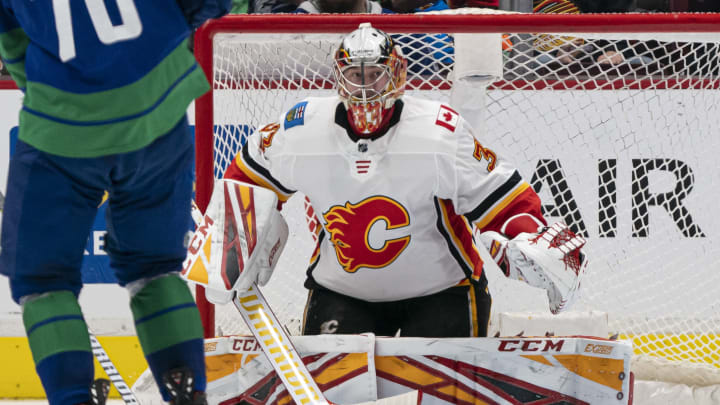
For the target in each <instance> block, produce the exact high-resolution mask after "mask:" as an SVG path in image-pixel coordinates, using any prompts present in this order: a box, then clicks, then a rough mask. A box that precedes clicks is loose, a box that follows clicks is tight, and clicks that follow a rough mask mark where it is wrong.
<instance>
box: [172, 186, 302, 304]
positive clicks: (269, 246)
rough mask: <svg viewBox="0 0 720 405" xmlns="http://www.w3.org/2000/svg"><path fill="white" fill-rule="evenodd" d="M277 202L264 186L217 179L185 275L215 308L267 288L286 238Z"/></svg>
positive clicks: (194, 238)
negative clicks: (238, 293)
mask: <svg viewBox="0 0 720 405" xmlns="http://www.w3.org/2000/svg"><path fill="white" fill-rule="evenodd" d="M277 202H278V199H277V195H276V194H275V193H274V192H272V191H270V190H268V189H266V188H262V187H258V186H253V185H250V184H246V183H241V182H238V181H233V180H227V179H221V180H217V181H216V182H215V188H214V189H213V193H212V196H211V198H210V203H209V204H208V208H207V210H206V211H205V215H203V216H202V218H201V219H200V222H199V223H197V229H196V230H195V233H194V234H193V236H192V239H191V240H190V244H189V246H188V256H187V258H186V259H185V263H184V264H183V270H182V273H181V275H182V277H183V278H185V279H186V280H188V281H191V282H194V283H197V284H201V285H203V286H204V287H205V295H206V297H207V299H208V301H210V302H212V303H214V304H225V303H227V302H229V301H230V300H231V299H232V298H233V295H234V292H235V291H245V290H247V289H249V288H250V286H251V285H252V284H253V283H258V284H259V285H265V284H266V283H267V282H268V280H269V279H270V275H271V274H272V272H273V270H274V269H275V265H276V264H277V261H278V258H279V257H280V254H281V253H282V250H283V248H284V247H285V243H286V242H287V237H288V226H287V223H286V222H285V219H284V218H283V217H282V215H280V212H278V210H277V208H276V207H277ZM194 217H197V215H194ZM196 221H197V219H196Z"/></svg>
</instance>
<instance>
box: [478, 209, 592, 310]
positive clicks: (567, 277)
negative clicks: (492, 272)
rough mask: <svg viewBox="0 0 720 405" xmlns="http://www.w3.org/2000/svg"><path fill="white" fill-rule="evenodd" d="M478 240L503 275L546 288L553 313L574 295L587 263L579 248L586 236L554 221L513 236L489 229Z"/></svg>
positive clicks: (564, 306) (569, 303)
mask: <svg viewBox="0 0 720 405" xmlns="http://www.w3.org/2000/svg"><path fill="white" fill-rule="evenodd" d="M480 240H481V242H482V243H483V245H485V247H486V248H487V249H488V251H489V252H490V255H491V256H492V257H493V259H494V260H495V262H496V263H497V264H498V266H499V267H500V269H501V270H502V271H503V272H504V273H505V276H507V277H509V278H513V279H516V280H521V281H524V282H526V283H527V284H529V285H531V286H533V287H538V288H542V289H544V290H545V291H547V295H548V301H549V303H550V311H551V312H552V313H553V314H557V313H558V312H560V311H562V310H564V309H566V308H567V307H568V306H570V305H571V304H572V302H573V301H574V300H575V299H576V298H577V294H578V288H579V287H580V280H581V279H582V276H583V274H584V273H585V269H586V267H587V263H588V261H587V257H586V256H585V254H584V253H583V251H582V247H583V246H584V245H585V239H584V238H583V237H581V236H577V235H575V234H574V233H573V232H572V231H571V230H570V229H569V228H568V227H567V225H565V224H563V223H560V222H556V223H555V224H553V225H552V226H549V227H541V228H540V229H539V230H538V232H537V233H534V234H531V233H525V232H523V233H520V234H518V235H517V236H516V237H515V238H513V239H508V238H507V237H505V236H504V235H502V234H500V233H498V232H494V231H488V232H483V233H481V234H480Z"/></svg>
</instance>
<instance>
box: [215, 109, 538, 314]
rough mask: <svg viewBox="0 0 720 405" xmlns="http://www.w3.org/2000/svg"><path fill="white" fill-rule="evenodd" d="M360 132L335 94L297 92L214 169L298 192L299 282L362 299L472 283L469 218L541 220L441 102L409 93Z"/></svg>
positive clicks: (522, 189)
mask: <svg viewBox="0 0 720 405" xmlns="http://www.w3.org/2000/svg"><path fill="white" fill-rule="evenodd" d="M394 109H395V110H394V112H393V115H392V118H391V119H390V123H389V127H388V128H387V130H386V131H382V132H380V133H378V134H376V135H374V136H373V137H372V138H370V139H366V138H359V137H357V136H355V135H354V133H353V132H352V131H351V130H350V129H349V125H348V122H347V112H346V110H345V108H344V107H343V104H342V103H341V101H340V99H339V98H338V97H327V98H308V99H306V100H304V101H302V102H300V103H298V104H297V105H296V106H295V107H293V108H292V109H290V111H288V112H287V113H286V114H284V115H283V116H282V117H281V118H280V120H279V122H277V123H271V124H268V125H266V126H264V127H262V128H260V129H258V130H257V131H256V132H255V133H254V134H253V135H252V136H250V137H249V139H248V141H247V144H246V145H245V147H244V148H243V149H242V151H241V152H240V153H239V154H238V155H237V157H236V158H235V160H234V162H233V164H232V165H231V166H230V168H229V169H228V171H227V172H226V174H225V177H227V178H232V179H236V180H240V181H244V182H250V183H253V184H257V185H260V186H263V187H267V188H269V189H272V190H273V191H275V192H276V193H277V194H278V196H279V199H280V201H281V202H282V201H286V200H287V199H288V198H289V197H290V196H291V195H292V194H293V193H294V192H295V191H301V192H303V193H304V194H305V195H306V196H308V197H309V199H310V201H311V202H312V205H313V207H314V209H315V212H316V214H317V217H318V219H319V221H320V223H321V225H322V230H321V231H320V235H319V236H320V237H319V239H318V241H319V242H318V246H317V248H316V250H315V252H314V254H313V255H312V258H311V263H310V264H309V266H310V267H309V272H308V275H309V278H310V280H309V283H310V285H312V284H313V283H316V284H319V285H320V286H322V287H325V288H327V289H330V290H332V291H335V292H338V293H341V294H345V295H348V296H351V297H355V298H358V299H362V300H366V301H394V300H401V299H406V298H411V297H418V296H424V295H428V294H432V293H435V292H438V291H441V290H444V289H446V288H449V287H452V286H454V285H457V284H458V283H460V282H462V281H464V280H466V279H469V280H471V281H474V282H480V283H484V282H486V281H485V277H484V275H483V274H482V272H483V263H482V260H481V259H480V256H479V254H478V250H477V248H476V246H475V245H474V243H473V239H472V224H475V225H476V226H478V227H479V228H480V229H490V230H491V229H499V228H500V225H502V223H503V222H504V221H505V219H507V218H509V217H511V216H513V215H516V214H518V213H522V212H529V213H531V214H532V215H534V216H536V217H538V218H541V217H542V215H541V214H540V201H539V198H538V197H537V195H536V194H535V192H534V191H533V190H532V188H531V187H530V186H529V184H528V183H527V182H525V181H524V180H523V179H522V178H521V176H520V174H519V173H518V172H517V171H516V170H515V169H514V168H513V167H512V166H510V165H509V164H508V163H506V162H505V161H504V160H503V159H502V158H501V157H499V156H497V154H496V153H494V152H493V151H492V150H491V149H489V148H487V147H486V145H483V144H481V143H480V142H481V141H482V140H477V139H475V137H474V136H473V134H472V132H471V129H470V127H469V125H468V124H467V123H466V121H465V120H464V119H463V118H462V117H461V116H460V115H459V114H458V113H457V112H455V111H454V110H453V109H452V108H450V107H449V106H447V105H444V104H441V103H438V102H435V101H428V100H423V99H419V98H414V97H410V96H405V97H403V99H402V101H398V102H396V104H395V107H394Z"/></svg>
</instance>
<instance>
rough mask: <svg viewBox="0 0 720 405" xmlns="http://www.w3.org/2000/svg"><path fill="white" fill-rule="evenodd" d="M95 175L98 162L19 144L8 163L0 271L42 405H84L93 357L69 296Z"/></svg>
mask: <svg viewBox="0 0 720 405" xmlns="http://www.w3.org/2000/svg"><path fill="white" fill-rule="evenodd" d="M102 173H103V164H102V162H99V161H97V160H93V159H70V158H62V157H58V156H53V155H48V154H46V153H43V152H40V151H38V150H37V149H35V148H33V147H31V146H29V145H27V144H25V143H24V142H22V141H18V143H17V144H16V148H15V154H14V155H13V157H12V159H11V161H10V168H9V175H8V185H7V196H6V199H5V206H4V210H3V211H4V213H3V214H4V217H3V219H4V220H3V224H2V255H0V270H1V272H2V274H4V275H6V276H8V277H9V279H10V288H11V292H12V297H13V300H14V301H15V302H17V303H20V304H21V305H22V312H23V322H24V325H25V330H26V332H27V336H28V342H29V344H30V349H31V351H32V355H33V360H34V362H35V368H36V371H37V373H38V376H39V377H40V380H41V382H42V384H43V387H44V389H45V392H46V395H47V398H48V400H49V403H50V404H62V405H66V404H75V403H81V402H88V403H89V401H90V385H91V384H92V381H93V375H94V372H93V355H92V351H91V348H90V339H89V336H88V331H87V326H86V324H85V321H84V319H83V316H82V313H81V311H80V306H79V305H78V301H77V296H78V294H79V292H80V289H81V287H82V283H81V278H80V266H81V264H82V259H83V251H84V249H85V245H86V243H87V238H88V235H89V232H90V227H91V225H92V222H93V220H94V218H95V215H96V212H97V206H98V204H99V203H100V201H101V199H102V195H103V187H102V178H104V176H103V175H102ZM93 183H94V184H93Z"/></svg>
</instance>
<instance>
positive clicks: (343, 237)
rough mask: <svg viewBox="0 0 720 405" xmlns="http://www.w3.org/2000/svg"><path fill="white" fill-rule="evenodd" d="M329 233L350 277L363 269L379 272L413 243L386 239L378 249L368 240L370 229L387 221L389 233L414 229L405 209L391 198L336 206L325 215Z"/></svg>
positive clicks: (405, 240)
mask: <svg viewBox="0 0 720 405" xmlns="http://www.w3.org/2000/svg"><path fill="white" fill-rule="evenodd" d="M323 218H324V219H325V224H326V225H325V229H327V231H328V232H329V233H330V235H331V236H330V242H331V243H332V244H333V246H334V247H335V253H336V255H337V259H338V262H339V263H340V265H341V266H342V267H343V269H345V271H347V272H348V273H354V272H356V271H357V269H359V268H361V267H367V268H371V269H378V268H382V267H385V266H387V265H389V264H390V263H392V262H393V261H394V260H395V259H396V258H397V257H398V256H400V254H401V253H402V252H403V250H405V248H406V247H407V245H408V244H409V243H410V235H408V236H404V237H400V238H395V239H386V240H385V242H384V244H383V246H382V247H380V248H379V249H375V248H373V247H371V246H370V242H369V240H368V237H369V233H370V228H372V226H373V225H374V224H375V223H376V222H378V221H385V224H386V228H387V230H391V229H397V228H402V227H405V226H408V225H410V216H409V215H408V212H407V210H406V209H405V207H403V206H402V205H400V203H398V202H397V201H394V200H392V199H390V198H388V197H370V198H367V199H365V200H363V201H360V202H359V203H357V204H351V203H350V202H347V203H345V205H344V206H343V205H336V206H334V207H332V208H330V209H329V210H328V211H327V212H325V213H324V214H323Z"/></svg>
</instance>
